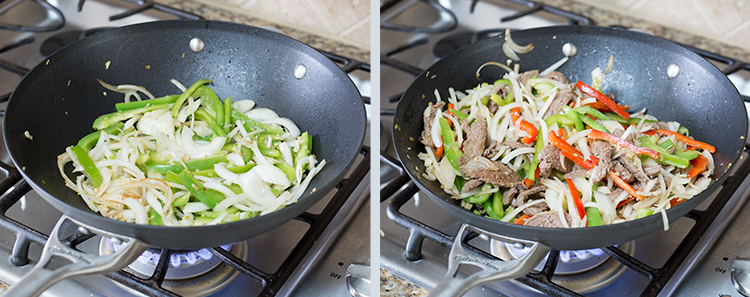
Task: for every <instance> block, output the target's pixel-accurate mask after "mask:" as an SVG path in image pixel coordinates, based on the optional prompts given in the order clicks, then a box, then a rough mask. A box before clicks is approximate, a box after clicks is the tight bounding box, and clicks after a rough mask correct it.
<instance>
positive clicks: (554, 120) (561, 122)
mask: <svg viewBox="0 0 750 297" xmlns="http://www.w3.org/2000/svg"><path fill="white" fill-rule="evenodd" d="M544 122H545V123H547V127H552V125H554V124H557V126H558V127H561V126H569V127H572V126H574V125H575V123H574V122H573V120H571V119H570V118H569V117H567V116H565V115H564V114H559V113H558V114H555V115H552V116H551V117H548V118H547V119H546V120H544Z"/></svg>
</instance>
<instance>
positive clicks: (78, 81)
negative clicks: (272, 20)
mask: <svg viewBox="0 0 750 297" xmlns="http://www.w3.org/2000/svg"><path fill="white" fill-rule="evenodd" d="M193 39H195V40H193ZM198 39H199V40H200V42H199V40H198ZM191 41H192V42H193V45H196V44H199V43H202V45H204V46H203V48H202V50H200V51H194V50H191V46H190V43H191ZM192 48H193V49H195V50H197V49H199V48H196V47H192ZM201 78H209V79H211V80H213V86H212V87H213V88H214V90H215V91H216V93H217V95H219V97H220V98H227V97H229V96H231V97H232V100H233V102H236V101H237V100H243V99H251V100H254V101H255V102H256V106H258V107H266V108H270V109H272V110H274V111H276V112H277V113H278V114H279V116H281V117H288V118H290V119H292V120H293V121H294V122H295V123H296V124H297V125H298V126H299V128H300V130H302V131H308V132H309V133H310V135H312V137H313V144H314V147H313V153H314V154H315V156H316V157H317V159H318V160H323V159H324V160H326V165H325V167H324V168H323V170H322V171H321V172H320V173H319V174H318V175H317V176H316V177H315V178H314V179H313V180H312V182H311V183H310V185H309V188H308V190H307V192H306V193H305V194H304V195H303V196H302V197H301V198H300V199H299V201H298V202H297V203H295V204H292V205H289V206H287V207H284V208H283V209H280V210H278V211H276V212H273V213H270V214H267V215H263V216H259V217H256V218H252V219H247V220H241V221H238V222H234V223H228V224H221V225H216V226H200V227H161V226H145V225H137V224H133V223H126V222H121V221H116V220H112V219H108V218H104V217H102V216H101V215H99V214H98V213H94V212H92V211H91V210H89V208H88V207H87V206H86V204H85V203H84V201H83V200H82V199H81V198H80V197H78V195H77V194H76V193H75V192H74V191H72V190H70V189H68V188H66V187H65V185H64V181H63V179H62V177H61V176H60V174H59V171H58V169H57V165H56V162H57V161H56V160H57V156H58V155H59V154H61V153H62V152H64V151H65V148H66V147H67V146H69V145H73V144H75V143H76V142H77V141H78V139H80V138H81V137H83V136H85V135H86V134H88V133H90V132H92V131H93V129H92V127H91V124H92V122H93V120H94V119H95V118H96V117H98V116H99V115H102V114H105V113H110V112H113V111H115V106H114V105H115V103H117V102H122V100H123V96H122V94H117V93H113V92H111V91H108V90H106V89H104V88H103V87H102V86H101V85H100V84H99V83H98V82H97V79H100V80H102V81H104V82H107V83H110V84H114V85H118V84H134V85H141V86H144V87H145V88H147V89H148V90H149V91H151V92H152V93H153V94H154V95H155V96H157V97H158V96H164V95H168V94H175V93H180V91H179V90H178V89H176V88H175V87H174V85H172V84H171V83H170V79H176V80H177V81H180V82H182V83H183V84H184V85H190V84H192V83H193V82H195V81H196V80H198V79H201ZM4 121H5V122H4V124H5V125H4V127H5V143H6V145H7V148H8V151H9V152H10V156H11V158H12V160H13V162H14V163H15V165H16V167H17V168H19V169H20V171H21V174H22V175H23V177H24V178H25V180H26V181H27V182H28V183H29V184H30V185H31V186H32V188H33V189H34V190H36V191H37V192H38V193H39V194H40V195H41V196H42V197H43V198H44V199H45V200H46V201H48V202H49V203H50V204H52V205H53V206H54V207H56V208H57V209H59V210H61V211H62V212H63V213H65V214H66V215H68V216H69V217H70V218H72V219H74V220H75V221H78V222H80V223H83V224H86V225H90V226H96V227H97V228H99V229H102V230H105V231H107V232H111V233H113V234H118V235H122V236H127V237H132V238H135V239H138V240H139V241H142V242H144V243H146V244H147V245H149V246H152V247H161V248H175V249H197V248H203V247H211V246H218V245H223V244H228V243H233V242H238V241H242V240H245V239H248V238H251V237H253V236H256V235H259V234H261V233H264V232H267V231H269V230H271V229H273V228H275V227H277V226H279V225H282V224H283V223H285V222H287V221H290V220H292V219H293V218H294V217H296V216H297V215H299V214H300V213H302V212H304V211H305V210H307V209H308V208H309V207H311V206H312V205H313V204H315V203H316V202H317V201H319V200H320V199H321V198H323V197H324V196H325V195H326V194H327V193H328V192H329V190H331V189H333V187H334V186H336V185H337V183H338V182H339V181H340V180H341V179H342V178H343V176H344V174H345V173H346V171H347V170H348V168H349V167H350V166H351V164H352V162H353V161H354V159H355V158H356V156H357V154H358V153H359V151H360V149H361V146H362V141H363V140H364V135H365V128H366V114H365V108H364V103H363V101H362V99H361V96H360V94H359V92H358V91H357V89H356V87H355V86H354V84H353V83H352V81H351V80H350V79H349V77H348V76H347V75H346V73H344V72H343V71H342V70H341V69H340V68H339V67H338V66H337V65H336V64H335V63H333V62H332V61H331V60H329V59H328V58H326V57H325V56H323V55H322V54H321V53H319V52H318V51H316V50H314V49H313V48H311V47H309V46H307V45H305V44H303V43H300V42H298V41H296V40H294V39H292V38H289V37H286V36H284V35H281V34H277V33H274V32H271V31H268V30H264V29H261V28H256V27H251V26H246V25H240V24H234V23H226V22H218V21H187V20H178V21H159V22H152V23H145V24H138V25H132V26H127V27H122V28H117V29H113V30H109V31H105V32H100V33H97V34H95V35H93V36H90V37H87V38H85V39H83V40H81V41H78V42H76V43H74V44H72V45H70V46H68V47H66V48H63V49H61V50H59V51H58V52H56V53H55V54H53V55H52V56H50V57H49V58H48V59H46V60H44V61H42V62H41V63H40V64H39V65H37V66H36V67H35V68H34V69H33V70H32V71H31V72H29V74H28V75H26V77H24V78H23V80H22V81H21V83H20V84H19V85H18V86H17V87H16V89H15V90H14V92H13V94H12V95H11V97H10V100H9V102H8V105H7V108H6V112H5V118H4ZM27 132H28V134H29V135H30V136H31V139H30V138H29V137H26V136H25V133H27Z"/></svg>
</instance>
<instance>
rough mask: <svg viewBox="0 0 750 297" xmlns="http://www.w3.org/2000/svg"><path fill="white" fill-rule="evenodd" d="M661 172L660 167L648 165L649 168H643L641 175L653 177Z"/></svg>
mask: <svg viewBox="0 0 750 297" xmlns="http://www.w3.org/2000/svg"><path fill="white" fill-rule="evenodd" d="M659 172H661V165H659V164H656V165H649V166H643V173H645V174H646V175H649V176H654V175H657V174H659Z"/></svg>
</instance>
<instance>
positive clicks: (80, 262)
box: [5, 215, 148, 296]
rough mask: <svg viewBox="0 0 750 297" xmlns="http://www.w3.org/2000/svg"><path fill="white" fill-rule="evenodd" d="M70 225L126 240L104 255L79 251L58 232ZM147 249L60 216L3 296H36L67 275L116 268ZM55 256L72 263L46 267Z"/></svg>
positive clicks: (127, 238) (101, 271)
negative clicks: (25, 270)
mask: <svg viewBox="0 0 750 297" xmlns="http://www.w3.org/2000/svg"><path fill="white" fill-rule="evenodd" d="M69 224H75V225H77V226H78V232H81V233H84V234H86V233H94V234H98V235H103V236H107V237H111V238H112V239H113V241H117V240H119V241H122V242H124V243H125V245H124V248H123V249H122V250H120V251H117V252H114V253H112V254H109V255H105V256H98V255H92V254H87V253H83V252H81V251H78V250H76V249H74V248H73V247H71V246H68V245H66V244H63V243H62V242H61V241H60V237H59V233H60V231H61V230H65V229H66V227H67V226H69ZM146 248H148V244H146V243H145V242H143V241H140V240H138V239H135V238H130V237H126V236H122V235H117V234H114V233H110V232H107V231H104V230H101V229H98V228H95V227H91V226H88V225H85V224H83V223H81V222H79V221H76V220H74V219H72V218H70V217H68V216H67V215H63V216H62V217H61V218H60V220H58V221H57V225H55V229H54V230H52V233H51V234H50V236H49V239H48V240H47V243H46V244H45V245H44V249H43V250H42V257H41V258H40V259H39V263H37V264H36V266H34V268H32V269H31V270H30V271H29V272H28V273H27V274H26V275H25V276H24V277H23V279H21V281H20V282H18V283H17V284H15V285H13V286H11V287H10V289H8V290H7V291H6V293H5V296H38V295H39V294H41V293H42V292H44V290H46V289H47V288H49V287H50V286H52V285H53V284H55V283H57V282H59V281H61V280H63V279H66V278H70V277H73V276H80V275H89V274H103V273H108V272H113V271H118V270H120V269H122V268H125V266H127V265H128V264H130V263H131V262H133V261H134V260H135V259H136V258H138V256H140V255H141V254H142V253H143V251H145V250H146ZM55 256H56V257H62V258H65V259H67V260H69V261H70V262H71V263H70V264H67V265H64V266H62V267H57V268H50V267H47V266H48V265H49V263H50V262H51V260H52V258H53V257H55Z"/></svg>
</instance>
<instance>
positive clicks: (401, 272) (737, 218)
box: [380, 0, 750, 296]
mask: <svg viewBox="0 0 750 297" xmlns="http://www.w3.org/2000/svg"><path fill="white" fill-rule="evenodd" d="M402 2H403V3H399V4H397V5H395V6H393V7H391V8H389V9H388V10H387V11H386V12H384V13H382V14H381V20H387V21H388V22H389V23H392V24H400V25H409V26H420V25H421V26H430V27H431V28H436V27H442V26H445V24H447V23H450V16H449V15H447V14H445V13H442V14H440V13H438V12H436V11H435V10H434V9H432V8H431V7H429V6H428V5H425V4H424V3H423V2H421V1H419V2H417V4H415V5H413V7H411V8H408V9H405V7H407V6H409V5H412V4H413V3H415V2H416V1H402ZM436 2H439V3H440V4H442V5H443V6H444V7H446V8H448V9H450V10H451V11H452V12H453V14H454V15H455V16H456V17H457V19H458V27H457V28H455V29H453V30H451V31H449V32H446V33H437V34H435V33H431V34H424V33H405V32H398V31H393V30H387V29H381V48H380V49H381V52H383V53H384V54H386V55H387V56H388V57H390V58H392V59H394V60H396V63H393V62H386V63H381V64H382V65H381V86H382V87H381V109H383V110H386V111H387V110H395V108H396V106H397V102H392V101H393V100H391V98H393V97H397V96H398V95H400V94H401V93H403V92H404V91H405V90H406V87H407V86H408V85H409V83H410V82H411V80H412V79H413V77H414V76H415V75H418V73H413V72H412V73H410V72H408V71H403V70H400V69H398V68H399V67H398V65H400V64H407V65H409V66H410V67H401V68H406V69H407V70H408V69H410V68H411V67H416V68H421V69H425V68H427V67H428V66H429V65H431V64H432V63H434V62H435V61H437V58H435V56H434V55H433V52H432V51H433V47H434V45H435V44H437V43H438V42H439V41H440V40H441V39H442V38H444V37H445V36H448V35H451V34H454V33H456V32H477V31H480V30H487V29H496V28H505V27H509V28H511V29H524V28H532V27H541V26H550V25H561V24H568V22H569V20H568V18H565V17H560V16H557V15H552V14H550V13H546V12H541V13H535V14H533V15H529V16H525V17H522V18H519V19H516V20H513V21H509V22H504V23H500V22H499V19H500V18H501V17H505V16H510V15H513V14H515V13H516V12H518V11H523V10H526V9H527V8H528V7H526V6H522V5H518V4H516V3H514V2H517V1H501V0H497V1H491V2H492V3H487V2H479V3H478V4H477V6H476V8H475V9H474V12H473V13H470V5H471V2H469V1H461V0H454V1H452V0H441V1H436ZM395 11H403V13H402V14H400V15H399V16H397V17H392V14H391V13H393V12H395ZM422 43H424V45H416V46H414V47H411V48H409V49H406V50H403V51H400V52H398V53H396V54H391V50H392V49H396V48H399V47H402V46H403V45H405V44H422ZM381 59H385V58H381ZM712 62H714V63H716V64H717V66H719V67H720V68H722V67H725V66H726V65H720V64H721V63H717V62H716V61H712ZM394 64H396V67H394V66H393V65H394ZM748 77H750V73H748V72H747V71H744V72H740V73H737V74H733V75H732V76H731V78H732V79H733V81H747V80H748ZM744 95H748V94H744ZM381 123H382V126H383V127H384V129H383V134H384V135H383V136H382V137H381V142H387V143H386V144H383V143H381V149H383V150H384V151H385V153H386V155H388V156H390V157H391V159H390V161H393V160H397V157H396V155H395V152H394V150H393V147H392V143H391V142H390V139H391V129H392V115H390V114H389V113H388V112H384V113H381ZM746 159H747V152H746V153H745V155H744V156H743V160H746ZM388 163H389V162H381V170H380V174H381V183H382V184H381V187H383V186H385V185H386V184H387V183H388V182H390V181H391V180H392V179H394V177H396V176H397V175H398V173H399V170H398V169H395V168H394V167H392V166H388V165H387V164H388ZM396 163H398V161H396ZM738 167H739V166H738ZM743 179H745V180H744V181H742V180H743ZM737 180H738V181H741V183H739V186H738V189H737V191H736V192H735V193H734V195H732V196H731V198H729V200H728V202H727V203H726V206H725V207H724V208H723V210H722V211H721V213H720V214H719V215H718V219H717V220H716V221H715V222H714V223H713V224H711V225H710V227H708V231H707V232H706V233H705V234H706V235H705V236H703V238H701V240H700V242H699V243H698V244H697V246H696V248H695V249H694V250H693V251H691V252H690V254H689V255H688V256H687V259H686V260H685V261H684V262H683V263H682V264H681V265H679V263H678V265H679V266H678V267H677V268H678V269H677V270H676V271H675V272H674V276H673V277H672V278H671V279H669V281H668V282H667V283H666V285H665V287H664V289H663V290H662V291H661V292H660V293H659V296H741V295H740V293H738V291H737V290H736V289H735V288H734V286H733V283H732V281H731V278H730V275H731V269H730V266H731V265H732V263H733V261H734V260H735V259H736V258H743V257H744V258H748V257H750V235H748V233H747V231H746V226H748V224H749V223H750V218H748V216H745V215H743V211H745V210H746V208H748V207H750V206H748V205H747V203H746V200H747V199H748V196H750V193H748V188H750V179H746V178H745V177H743V176H738V177H737ZM408 185H409V184H408V183H407V186H408ZM401 190H402V191H403V190H404V188H402V189H401ZM397 193H398V192H397ZM715 197H716V194H714V196H712V197H711V198H709V199H707V201H705V202H704V203H703V204H702V205H701V206H699V207H698V208H697V209H696V210H698V211H702V210H705V209H706V207H707V206H708V205H709V204H710V202H711V201H713V200H714V199H715ZM393 199H395V198H391V200H393ZM391 200H388V201H386V202H382V203H381V205H380V213H381V216H380V223H381V230H382V233H383V234H382V235H383V236H382V237H381V241H380V252H381V259H380V261H381V268H385V269H388V270H389V271H390V272H392V273H393V274H395V275H398V276H401V277H403V278H405V279H407V280H408V281H411V282H413V283H415V284H417V285H419V286H422V287H424V288H426V289H428V290H430V289H432V288H434V287H435V286H436V285H437V283H438V282H439V281H440V280H441V279H442V278H443V276H444V274H445V272H446V271H447V258H448V254H449V248H446V247H444V246H442V245H440V244H437V243H435V242H434V241H432V240H429V239H426V240H424V243H423V247H422V256H423V259H421V260H418V261H409V260H407V259H406V258H405V256H404V248H405V246H406V245H407V240H408V238H409V232H408V231H407V230H406V229H405V228H404V227H401V226H399V225H397V224H395V223H394V222H392V221H391V220H390V219H388V217H387V215H386V212H387V211H386V209H387V207H388V204H389V203H391ZM400 212H401V213H403V214H405V215H407V216H409V217H412V218H414V219H415V220H417V221H419V222H422V223H424V224H425V225H427V226H430V227H432V228H435V229H437V230H438V231H440V232H442V233H444V234H446V235H448V236H455V234H456V233H457V231H458V230H459V228H460V227H461V223H462V222H459V221H457V220H455V219H454V218H453V217H452V216H451V215H450V214H448V213H447V212H445V211H444V210H443V209H441V208H440V207H438V206H437V205H436V204H434V203H433V202H432V201H431V200H430V199H429V198H428V197H427V196H426V195H425V194H423V193H421V192H419V193H417V194H416V195H415V196H414V197H413V198H412V199H410V200H408V201H406V204H405V205H404V206H403V207H401V208H400ZM694 225H695V223H694V221H693V220H692V219H689V218H681V219H679V220H677V221H676V222H673V223H671V224H670V229H669V231H657V232H654V233H652V234H650V235H648V236H645V237H642V238H639V239H637V240H635V241H633V242H631V243H628V244H627V245H628V247H627V249H628V250H632V255H633V256H634V257H635V258H636V259H638V260H640V261H642V262H643V263H644V264H647V265H649V266H651V267H662V265H664V263H666V262H667V261H668V259H669V258H670V256H671V255H672V254H673V253H674V252H675V250H676V249H677V248H678V245H679V244H680V242H681V241H682V240H683V238H684V237H685V235H686V234H687V233H688V232H689V231H690V229H691V228H692V227H693V226H694ZM470 243H471V244H472V245H474V246H476V247H477V248H479V249H481V250H483V251H486V252H488V253H490V252H491V250H492V248H491V245H492V243H491V242H490V241H487V240H484V239H482V238H481V237H479V238H477V239H473V240H472V241H471V242H470ZM623 249H625V248H623ZM605 263H607V264H602V265H600V267H603V266H607V265H610V266H612V267H613V268H607V269H600V270H605V271H604V272H603V274H602V275H600V274H597V275H592V274H589V273H581V274H577V275H574V276H572V277H568V278H563V279H562V280H560V281H558V283H561V284H562V285H563V286H568V288H569V289H572V290H573V291H576V292H578V293H581V294H585V295H587V296H633V295H640V294H641V293H642V291H643V290H644V288H645V287H646V285H648V284H649V279H648V278H647V277H645V276H643V275H642V274H639V273H638V272H636V271H634V270H633V269H627V268H618V267H617V266H618V265H617V264H616V263H615V262H605ZM613 263H614V264H613ZM739 264H745V263H744V262H743V263H737V264H735V265H739ZM558 267H559V266H558ZM461 271H462V272H464V273H467V272H470V271H467V270H461ZM598 282H602V283H605V284H598ZM498 295H500V296H546V295H545V294H542V293H540V292H539V291H536V290H533V289H530V288H529V287H527V286H525V285H523V284H520V283H519V282H517V281H515V280H512V281H504V282H498V283H494V284H490V285H486V286H481V287H478V288H475V289H473V290H472V291H470V292H469V293H467V294H466V296H498ZM651 295H653V294H651Z"/></svg>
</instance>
